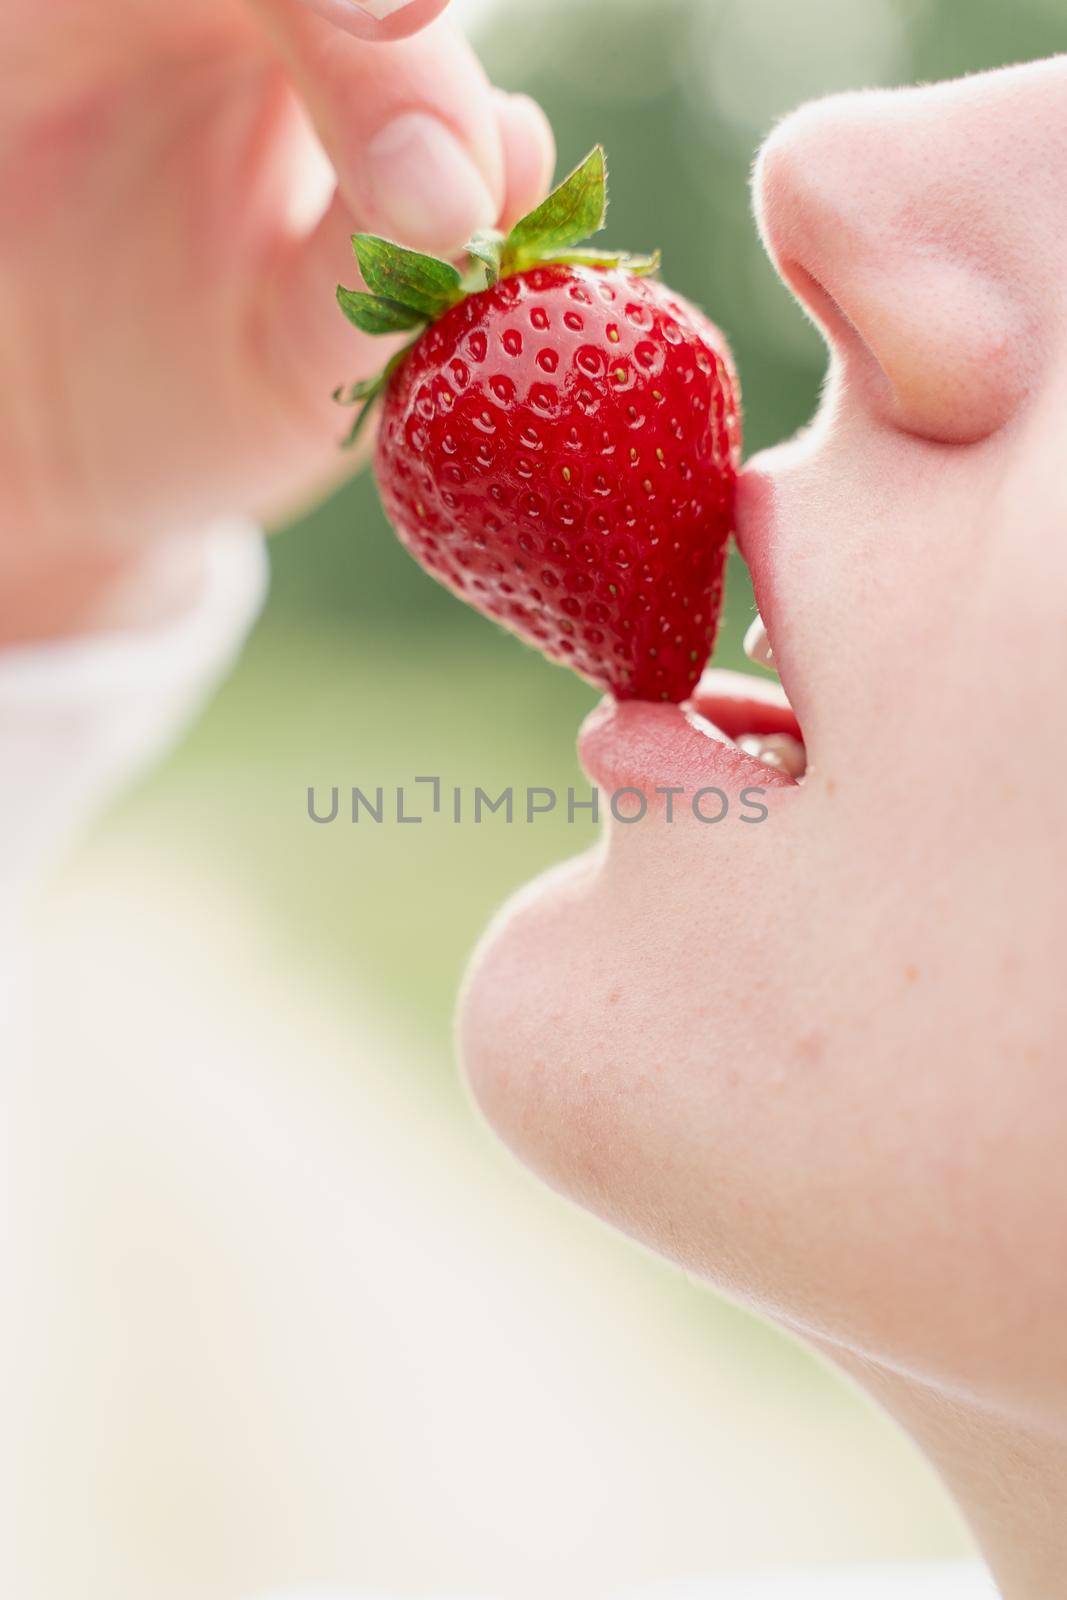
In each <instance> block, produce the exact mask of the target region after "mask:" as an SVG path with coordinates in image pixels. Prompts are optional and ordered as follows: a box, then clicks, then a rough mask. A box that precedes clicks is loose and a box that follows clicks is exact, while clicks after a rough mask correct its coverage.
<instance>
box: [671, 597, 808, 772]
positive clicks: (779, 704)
mask: <svg viewBox="0 0 1067 1600" xmlns="http://www.w3.org/2000/svg"><path fill="white" fill-rule="evenodd" d="M766 640H767V635H766V630H765V629H764V627H763V623H762V621H761V620H760V619H759V618H758V617H757V619H756V622H755V623H754V624H753V626H752V628H750V629H749V632H748V635H747V636H746V639H745V650H746V653H747V654H748V655H749V656H750V657H751V659H752V660H754V661H757V662H759V663H760V664H761V665H764V666H767V665H770V663H771V660H772V656H771V651H770V648H769V645H768V644H767V643H766ZM687 706H688V707H689V708H691V709H692V711H694V712H695V713H696V714H697V715H698V716H700V717H702V718H703V719H704V720H705V721H707V722H708V723H710V724H711V725H712V727H714V728H715V729H717V730H718V732H719V733H720V734H721V735H725V737H726V738H727V739H730V740H731V741H732V742H733V743H734V744H735V745H736V746H737V748H738V749H739V750H741V751H743V752H744V754H745V755H748V756H751V757H752V758H753V759H754V760H756V761H759V762H760V763H761V764H762V765H763V766H766V767H770V768H772V769H773V770H775V771H777V772H781V773H784V774H785V776H786V777H788V778H791V779H792V780H793V781H794V782H795V783H801V782H802V781H803V778H804V774H805V772H806V770H807V751H806V750H805V748H804V736H803V734H802V732H801V729H800V723H799V722H798V721H797V717H796V713H795V712H794V710H793V708H792V706H791V705H790V704H789V701H788V699H787V697H786V695H785V692H784V690H782V688H781V687H780V686H779V685H778V684H776V683H772V682H771V681H770V679H767V678H756V677H752V676H749V675H748V674H747V673H738V672H724V671H718V670H715V669H712V670H710V671H708V672H705V673H704V675H703V677H702V678H701V680H700V682H699V683H698V684H697V687H696V689H695V690H694V692H693V695H692V697H691V699H690V700H689V701H688V702H687Z"/></svg>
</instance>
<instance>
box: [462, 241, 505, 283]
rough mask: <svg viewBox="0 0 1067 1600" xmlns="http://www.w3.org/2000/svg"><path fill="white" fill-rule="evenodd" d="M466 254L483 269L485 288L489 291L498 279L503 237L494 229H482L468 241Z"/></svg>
mask: <svg viewBox="0 0 1067 1600" xmlns="http://www.w3.org/2000/svg"><path fill="white" fill-rule="evenodd" d="M466 250H467V254H468V255H469V256H471V257H472V258H473V259H474V260H475V261H480V262H481V264H482V266H483V267H484V268H485V287H486V288H487V289H491V288H492V287H493V285H494V283H496V281H497V279H498V278H499V277H500V263H501V257H502V255H503V250H504V235H503V234H502V233H497V231H496V229H495V228H483V229H482V230H481V232H479V233H476V234H475V235H474V237H473V239H469V240H468V241H467V245H466Z"/></svg>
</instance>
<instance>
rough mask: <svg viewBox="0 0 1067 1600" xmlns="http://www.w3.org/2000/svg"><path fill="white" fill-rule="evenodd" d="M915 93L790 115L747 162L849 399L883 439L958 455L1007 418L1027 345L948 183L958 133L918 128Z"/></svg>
mask: <svg viewBox="0 0 1067 1600" xmlns="http://www.w3.org/2000/svg"><path fill="white" fill-rule="evenodd" d="M928 93H936V91H922V90H920V91H890V92H871V93H866V94H858V95H848V96H840V97H838V98H836V99H834V100H829V101H824V102H820V103H816V104H814V105H812V106H808V107H805V108H803V109H802V110H801V111H799V112H795V113H794V114H793V115H792V116H791V117H789V118H788V119H787V120H786V121H785V122H784V123H782V124H781V125H780V126H779V127H778V129H777V130H776V131H775V132H774V134H772V136H771V138H770V139H769V140H768V142H767V144H766V145H765V146H764V148H763V150H762V152H761V154H760V157H759V160H758V162H757V166H756V172H755V180H754V183H755V205H756V214H757V218H758V221H759V225H760V229H761V232H762V235H763V238H764V242H765V244H766V246H767V249H768V251H769V253H770V255H771V257H772V259H773V260H774V262H775V264H776V266H777V268H778V270H779V272H780V274H781V276H782V278H783V279H784V281H785V282H786V283H787V284H788V285H789V287H790V288H791V289H792V290H793V292H794V294H795V295H796V296H797V298H798V299H799V300H800V302H801V303H802V305H804V307H805V309H806V310H807V311H808V313H809V314H810V315H811V316H812V318H813V319H814V320H815V322H816V323H817V324H818V325H819V326H820V327H821V328H822V330H823V332H824V334H825V336H826V338H827V340H828V343H829V345H830V347H831V351H832V353H833V356H834V358H835V359H836V360H838V361H840V362H841V363H842V364H843V365H844V366H845V368H846V370H847V373H848V377H849V380H850V388H851V389H852V391H853V392H859V393H860V394H862V395H863V396H864V397H865V398H866V401H867V403H868V404H869V406H870V408H871V409H872V411H874V412H875V413H876V414H877V415H878V417H879V418H880V419H881V420H883V421H884V422H886V423H888V424H890V425H892V426H895V427H897V428H900V429H902V430H904V431H906V432H909V433H914V434H917V435H919V436H921V437H923V438H927V439H931V440H934V441H937V442H941V443H947V444H968V443H974V442H977V441H978V440H980V439H983V438H986V437H988V436H989V435H990V434H992V433H994V432H995V431H996V430H997V429H999V428H1000V427H1002V426H1003V425H1004V424H1005V423H1006V422H1007V421H1008V419H1009V418H1010V417H1011V415H1012V414H1013V412H1014V411H1015V409H1016V408H1017V406H1018V404H1019V402H1020V399H1021V398H1022V396H1023V395H1024V394H1025V392H1026V389H1027V386H1028V382H1029V378H1030V355H1029V351H1030V345H1031V341H1030V338H1029V335H1028V318H1027V314H1026V308H1025V306H1024V304H1023V301H1022V297H1021V296H1020V295H1019V293H1018V285H1017V283H1016V282H1014V281H1013V279H1012V277H1011V275H1010V274H1009V273H1006V272H1005V271H1004V270H1003V262H1002V261H1001V260H1000V258H999V256H998V252H997V249H996V243H997V240H996V228H995V226H994V227H993V228H992V230H991V226H990V216H989V211H988V208H987V207H986V206H985V205H984V204H983V203H982V202H981V200H980V198H979V196H980V194H981V191H980V189H979V188H978V187H977V186H975V185H974V184H973V183H972V182H971V179H970V175H969V174H968V173H967V172H966V171H960V170H959V162H960V157H961V155H962V157H963V160H964V166H966V162H967V155H968V151H967V141H966V137H965V130H963V129H962V128H961V127H960V126H959V124H958V123H954V122H953V121H952V119H951V118H950V119H948V122H947V124H946V120H945V119H943V118H938V117H931V116H929V115H928V114H927V107H926V106H925V105H923V104H922V97H923V95H924V94H928Z"/></svg>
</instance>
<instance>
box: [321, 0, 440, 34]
mask: <svg viewBox="0 0 1067 1600" xmlns="http://www.w3.org/2000/svg"><path fill="white" fill-rule="evenodd" d="M303 4H304V5H306V6H307V7H308V9H309V10H310V11H317V12H318V14H319V16H320V17H325V18H326V20H327V22H332V23H335V24H336V26H337V27H339V28H344V29H345V31H346V32H347V33H351V34H354V35H355V37H356V38H357V39H370V40H377V41H378V43H382V42H387V41H389V40H392V39H406V38H407V37H408V35H409V34H412V33H418V32H419V30H420V29H422V28H425V27H426V26H427V24H428V23H430V22H432V21H433V19H434V18H435V17H438V16H440V14H441V12H442V11H443V10H444V9H445V7H446V6H447V5H448V0H303Z"/></svg>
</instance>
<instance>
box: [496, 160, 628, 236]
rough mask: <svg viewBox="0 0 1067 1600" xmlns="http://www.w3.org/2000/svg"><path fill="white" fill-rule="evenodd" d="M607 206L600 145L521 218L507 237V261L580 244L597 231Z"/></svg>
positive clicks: (605, 166)
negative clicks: (545, 197)
mask: <svg viewBox="0 0 1067 1600" xmlns="http://www.w3.org/2000/svg"><path fill="white" fill-rule="evenodd" d="M607 209H608V175H607V163H606V161H605V159H604V147H603V145H599V144H598V145H597V146H596V147H595V148H594V149H593V150H591V151H590V152H589V154H588V155H587V156H586V158H585V160H584V161H583V162H582V164H581V166H578V167H575V169H574V171H573V172H572V173H571V174H570V176H569V177H567V178H564V180H563V182H562V183H561V184H560V185H559V186H558V187H557V188H555V189H553V191H552V193H551V194H550V195H549V196H548V198H547V199H546V200H542V202H541V204H540V205H539V206H538V207H537V208H536V210H534V211H531V212H530V214H529V216H526V217H523V218H522V220H521V221H519V222H517V223H516V224H515V226H514V227H513V228H512V230H511V232H510V233H509V234H508V237H507V244H506V247H505V254H506V256H507V257H508V258H509V259H510V260H521V259H522V258H523V257H534V258H536V259H541V258H542V257H543V256H546V255H549V254H551V252H552V251H557V250H566V249H567V247H568V246H569V245H575V244H581V242H582V240H583V239H588V238H589V236H590V234H593V233H599V231H600V229H601V228H602V227H603V226H604V218H605V216H606V215H607Z"/></svg>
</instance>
